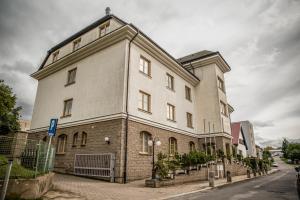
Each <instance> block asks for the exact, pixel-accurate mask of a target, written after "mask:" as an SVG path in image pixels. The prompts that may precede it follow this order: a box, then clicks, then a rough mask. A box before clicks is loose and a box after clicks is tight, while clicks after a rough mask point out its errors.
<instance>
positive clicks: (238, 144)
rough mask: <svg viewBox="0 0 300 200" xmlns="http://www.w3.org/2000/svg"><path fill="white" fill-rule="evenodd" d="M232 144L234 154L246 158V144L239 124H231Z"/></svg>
mask: <svg viewBox="0 0 300 200" xmlns="http://www.w3.org/2000/svg"><path fill="white" fill-rule="evenodd" d="M231 135H232V144H233V145H234V147H235V149H236V154H239V155H242V156H243V158H245V157H247V149H248V147H247V143H246V141H245V135H244V132H243V129H242V126H241V123H240V122H235V123H231Z"/></svg>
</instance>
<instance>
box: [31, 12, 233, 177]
mask: <svg viewBox="0 0 300 200" xmlns="http://www.w3.org/2000/svg"><path fill="white" fill-rule="evenodd" d="M228 71H230V67H229V65H228V64H227V63H226V61H225V60H224V58H223V57H222V56H221V54H220V53H219V52H210V51H201V52H198V53H194V54H191V55H188V56H185V57H183V58H181V59H175V58H174V57H172V56H171V55H170V54H169V53H167V52H166V51H165V50H164V49H162V48H161V47H160V46H159V45H158V44H156V43H155V42H154V41H153V40H152V39H150V38H149V37H148V36H147V35H145V34H144V33H143V32H142V31H140V30H139V29H138V28H136V27H135V26H134V25H132V24H128V23H126V22H124V21H123V20H121V19H119V18H118V17H116V16H114V15H110V14H108V15H106V16H105V17H103V18H101V19H100V20H98V21H96V22H95V23H93V24H91V25H89V26H87V27H86V28H84V29H83V30H81V31H79V32H78V33H75V34H74V35H72V36H71V37H69V38H67V39H66V40H64V41H63V42H61V43H59V44H57V45H56V46H55V47H53V48H51V49H50V50H49V51H48V54H47V56H46V58H45V60H44V62H43V63H42V65H41V66H40V67H39V69H38V71H36V72H35V73H33V74H32V77H34V78H35V79H36V80H38V89H37V93H36V100H35V104H34V111H33V116H32V124H31V132H32V133H35V134H37V135H40V136H41V135H43V136H44V135H45V133H46V131H47V128H48V124H49V120H50V118H58V119H59V123H58V130H57V136H56V137H55V139H54V143H55V144H57V153H58V155H57V157H56V163H55V166H56V168H57V170H60V171H64V172H68V173H73V171H74V166H73V164H74V155H75V154H77V153H95V152H96V153H103V152H111V153H114V154H115V156H116V161H115V162H116V164H115V165H116V167H115V171H116V172H115V178H116V181H119V182H120V181H122V180H123V181H126V180H134V179H138V178H145V177H147V176H148V175H149V174H150V173H151V156H150V155H151V151H150V147H149V146H148V140H151V138H154V137H155V138H159V140H160V141H161V143H162V145H161V147H159V149H158V150H157V151H162V152H165V153H168V154H174V153H175V152H176V151H177V152H179V153H184V152H189V151H190V150H193V149H198V150H206V151H207V149H208V148H209V149H211V150H212V151H216V149H222V150H224V152H229V153H230V151H231V128H230V119H229V112H228V103H227V97H226V93H225V79H224V73H226V72H228ZM104 138H109V139H110V143H106V142H105V141H104ZM80 139H81V145H78V141H79V140H80ZM208 141H209V142H208Z"/></svg>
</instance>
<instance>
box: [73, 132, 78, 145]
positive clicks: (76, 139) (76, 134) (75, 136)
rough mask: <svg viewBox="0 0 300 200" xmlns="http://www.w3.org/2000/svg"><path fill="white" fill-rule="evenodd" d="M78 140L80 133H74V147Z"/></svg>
mask: <svg viewBox="0 0 300 200" xmlns="http://www.w3.org/2000/svg"><path fill="white" fill-rule="evenodd" d="M77 141H78V133H74V135H73V144H72V146H73V147H76V145H77Z"/></svg>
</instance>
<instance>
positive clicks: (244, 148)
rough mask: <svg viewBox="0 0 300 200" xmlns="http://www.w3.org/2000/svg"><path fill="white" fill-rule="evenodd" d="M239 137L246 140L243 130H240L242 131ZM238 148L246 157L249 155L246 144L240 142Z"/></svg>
mask: <svg viewBox="0 0 300 200" xmlns="http://www.w3.org/2000/svg"><path fill="white" fill-rule="evenodd" d="M239 139H241V140H244V138H243V135H242V132H241V131H240V133H239ZM237 149H238V151H239V150H241V151H242V155H243V157H244V158H246V157H247V150H246V146H245V145H243V144H240V143H238V148H237Z"/></svg>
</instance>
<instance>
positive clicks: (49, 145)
mask: <svg viewBox="0 0 300 200" xmlns="http://www.w3.org/2000/svg"><path fill="white" fill-rule="evenodd" d="M52 137H53V136H52V135H51V136H50V139H49V143H48V146H47V154H46V161H45V165H44V172H45V171H46V167H47V165H48V157H49V151H50V147H51V141H52Z"/></svg>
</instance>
